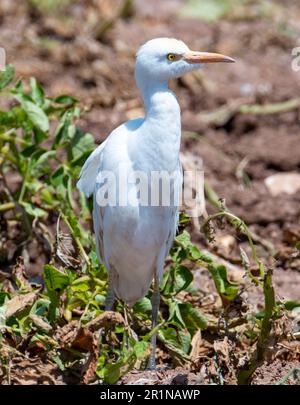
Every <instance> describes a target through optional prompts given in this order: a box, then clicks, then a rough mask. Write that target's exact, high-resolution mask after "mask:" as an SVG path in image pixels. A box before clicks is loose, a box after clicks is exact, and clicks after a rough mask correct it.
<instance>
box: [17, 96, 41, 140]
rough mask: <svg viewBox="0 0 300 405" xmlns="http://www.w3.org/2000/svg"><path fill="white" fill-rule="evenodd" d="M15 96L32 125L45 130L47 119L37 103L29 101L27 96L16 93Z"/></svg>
mask: <svg viewBox="0 0 300 405" xmlns="http://www.w3.org/2000/svg"><path fill="white" fill-rule="evenodd" d="M15 98H16V99H17V100H18V101H19V102H20V104H21V105H22V107H23V109H24V111H25V112H26V114H27V116H28V118H29V119H30V121H31V122H32V123H33V125H34V126H35V127H36V128H37V129H40V130H41V131H43V132H47V131H48V130H49V121H48V117H47V115H46V114H45V113H44V111H43V110H42V109H41V108H40V107H39V106H38V105H36V104H34V103H33V102H32V101H30V100H29V99H28V97H25V96H20V95H16V96H15Z"/></svg>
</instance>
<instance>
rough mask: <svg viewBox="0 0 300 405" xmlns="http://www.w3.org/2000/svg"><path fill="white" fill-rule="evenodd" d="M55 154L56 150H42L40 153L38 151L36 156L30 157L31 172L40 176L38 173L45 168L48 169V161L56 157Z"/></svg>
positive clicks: (42, 171)
mask: <svg viewBox="0 0 300 405" xmlns="http://www.w3.org/2000/svg"><path fill="white" fill-rule="evenodd" d="M56 155H57V152H56V151H54V150H48V151H43V150H42V153H40V154H39V155H37V156H36V157H35V155H33V157H32V159H31V160H30V166H31V169H32V171H31V174H32V175H37V176H38V177H40V175H41V174H43V173H44V172H45V171H46V170H50V166H49V164H48V162H49V160H50V159H53V158H54V157H56Z"/></svg>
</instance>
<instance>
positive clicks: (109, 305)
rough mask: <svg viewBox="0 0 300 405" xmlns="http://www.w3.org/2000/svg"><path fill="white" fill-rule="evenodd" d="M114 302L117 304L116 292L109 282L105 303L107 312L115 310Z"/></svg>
mask: <svg viewBox="0 0 300 405" xmlns="http://www.w3.org/2000/svg"><path fill="white" fill-rule="evenodd" d="M114 302H115V292H114V290H113V288H112V286H111V284H110V282H108V290H107V295H106V301H105V311H111V310H112V309H113V305H114Z"/></svg>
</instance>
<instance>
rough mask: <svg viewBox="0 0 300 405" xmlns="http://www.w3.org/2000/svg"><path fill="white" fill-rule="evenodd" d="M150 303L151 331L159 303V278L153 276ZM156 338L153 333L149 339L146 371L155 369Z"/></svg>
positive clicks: (155, 322) (154, 325) (156, 316)
mask: <svg viewBox="0 0 300 405" xmlns="http://www.w3.org/2000/svg"><path fill="white" fill-rule="evenodd" d="M151 302H152V329H154V328H155V327H156V325H157V319H158V310H159V303H160V291H159V278H158V277H157V276H155V279H154V286H153V294H152V299H151ZM156 338H157V333H154V335H152V337H151V353H150V357H149V360H148V365H147V369H148V370H155V368H156V367H155V352H156Z"/></svg>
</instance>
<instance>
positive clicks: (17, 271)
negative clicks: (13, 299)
mask: <svg viewBox="0 0 300 405" xmlns="http://www.w3.org/2000/svg"><path fill="white" fill-rule="evenodd" d="M12 275H13V278H14V280H15V281H16V282H17V284H18V283H19V284H20V285H21V287H23V288H26V289H27V290H32V287H31V285H30V283H29V281H28V278H27V275H26V269H25V263H24V257H22V256H19V257H17V260H16V264H15V265H14V267H13V269H12Z"/></svg>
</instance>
